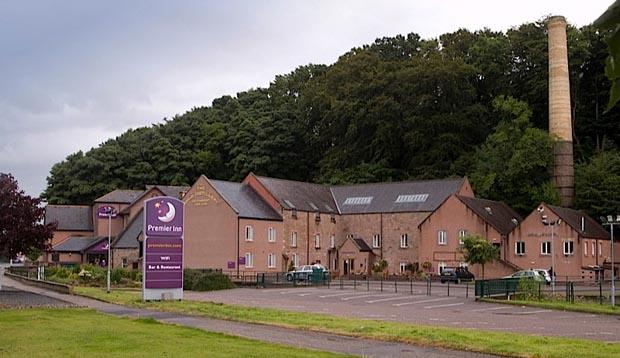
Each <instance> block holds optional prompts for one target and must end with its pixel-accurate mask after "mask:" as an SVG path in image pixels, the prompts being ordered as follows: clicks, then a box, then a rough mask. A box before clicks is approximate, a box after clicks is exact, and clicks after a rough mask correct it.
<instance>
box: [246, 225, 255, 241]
mask: <svg viewBox="0 0 620 358" xmlns="http://www.w3.org/2000/svg"><path fill="white" fill-rule="evenodd" d="M245 241H254V229H252V227H251V226H250V225H248V226H246V227H245Z"/></svg>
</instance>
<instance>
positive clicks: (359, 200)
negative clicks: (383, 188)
mask: <svg viewBox="0 0 620 358" xmlns="http://www.w3.org/2000/svg"><path fill="white" fill-rule="evenodd" d="M372 198H373V197H372V196H354V197H349V198H347V199H346V200H345V201H344V203H343V205H367V204H370V203H371V202H372Z"/></svg>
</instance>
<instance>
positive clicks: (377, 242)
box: [372, 234, 381, 249]
mask: <svg viewBox="0 0 620 358" xmlns="http://www.w3.org/2000/svg"><path fill="white" fill-rule="evenodd" d="M372 247H374V248H375V249H376V248H379V247H381V235H379V234H374V235H372Z"/></svg>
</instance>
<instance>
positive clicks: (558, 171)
mask: <svg viewBox="0 0 620 358" xmlns="http://www.w3.org/2000/svg"><path fill="white" fill-rule="evenodd" d="M547 31H548V33H549V134H551V135H552V136H554V137H556V139H557V142H556V143H555V145H554V148H553V154H554V165H553V179H554V182H555V185H556V187H557V188H558V191H559V192H560V201H561V205H562V206H564V207H572V206H573V202H574V197H575V175H574V168H573V128H572V117H571V104H570V81H569V78H568V51H567V41H566V19H565V18H564V17H563V16H552V17H551V18H549V21H548V23H547Z"/></svg>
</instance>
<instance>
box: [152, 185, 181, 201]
mask: <svg viewBox="0 0 620 358" xmlns="http://www.w3.org/2000/svg"><path fill="white" fill-rule="evenodd" d="M153 187H157V189H159V190H160V191H161V192H162V193H164V195H165V196H172V197H174V198H177V199H179V194H180V193H185V192H187V191H188V190H189V188H190V187H189V186H185V185H147V186H146V190H149V189H151V188H153Z"/></svg>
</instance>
